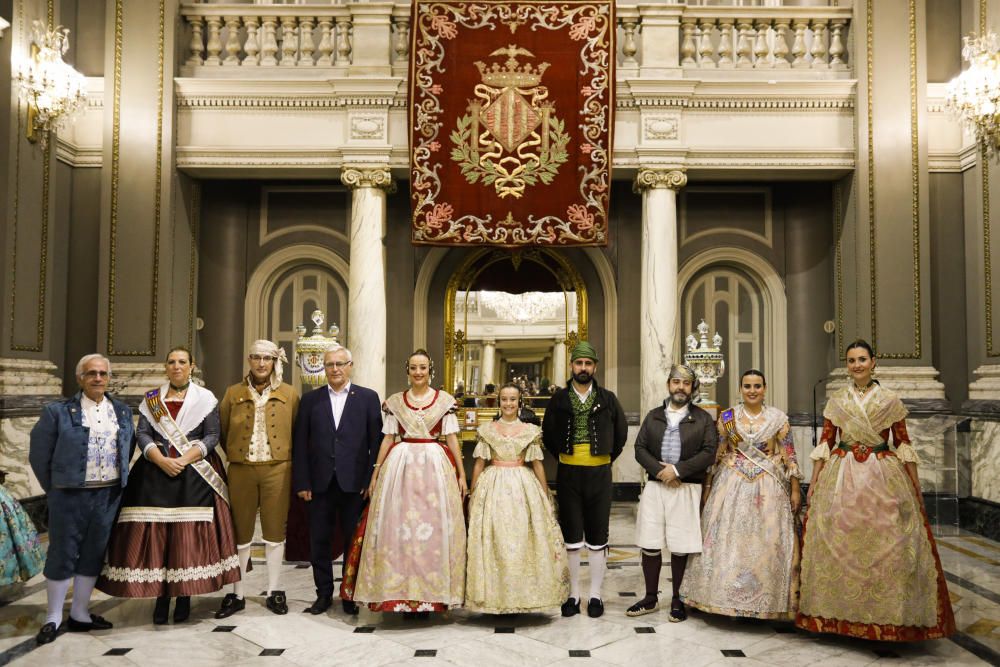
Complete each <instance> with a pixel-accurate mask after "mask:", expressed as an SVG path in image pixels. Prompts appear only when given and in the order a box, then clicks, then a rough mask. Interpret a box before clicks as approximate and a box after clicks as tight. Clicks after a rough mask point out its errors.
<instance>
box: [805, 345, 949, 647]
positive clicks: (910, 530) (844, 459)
mask: <svg viewBox="0 0 1000 667" xmlns="http://www.w3.org/2000/svg"><path fill="white" fill-rule="evenodd" d="M845 356H846V357H847V375H848V381H847V386H846V387H844V388H843V389H840V390H838V391H836V392H834V394H833V395H832V396H831V397H830V399H829V401H827V404H826V409H825V410H823V418H824V424H823V435H822V436H821V437H820V443H819V446H817V447H816V449H815V450H814V451H813V453H812V454H811V458H812V459H813V460H814V467H813V476H812V483H811V484H810V485H809V512H808V514H807V516H806V522H805V529H804V538H803V547H802V580H801V581H802V583H801V597H800V600H799V613H798V616H797V617H796V619H795V624H796V625H797V626H799V627H800V628H804V629H806V630H811V631H813V632H830V633H834V634H839V635H847V636H849V637H860V638H863V639H874V640H881V641H919V640H924V639H936V638H939V637H947V636H948V635H950V634H952V633H954V632H955V618H954V615H953V613H952V609H951V600H950V599H949V597H948V586H947V584H946V583H945V579H944V572H943V571H942V570H941V560H940V559H939V558H938V553H937V545H936V544H935V542H934V535H933V534H932V533H931V528H930V525H929V523H928V521H927V514H926V512H925V511H924V503H923V497H922V495H921V493H920V481H919V479H918V477H917V464H918V463H919V460H918V458H917V454H916V452H915V451H914V450H913V447H912V446H911V445H910V438H909V436H908V435H907V433H906V422H905V421H904V418H905V417H906V407H905V406H904V405H903V402H902V401H901V400H900V399H899V398H898V397H897V396H896V395H895V394H894V393H893V392H891V391H889V390H888V389H883V388H882V387H880V386H879V385H878V383H877V382H875V380H873V379H872V372H873V371H874V369H875V355H874V353H873V351H872V348H871V346H870V345H869V344H868V343H866V342H865V341H861V340H859V341H855V342H854V343H851V344H850V345H849V346H848V347H847V350H846V355H845ZM890 441H891V443H892V445H891V446H890V444H889V443H890Z"/></svg>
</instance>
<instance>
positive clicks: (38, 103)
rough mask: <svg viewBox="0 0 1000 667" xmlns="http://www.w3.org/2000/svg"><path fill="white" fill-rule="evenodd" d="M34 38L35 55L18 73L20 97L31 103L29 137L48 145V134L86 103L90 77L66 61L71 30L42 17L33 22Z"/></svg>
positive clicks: (32, 45)
mask: <svg viewBox="0 0 1000 667" xmlns="http://www.w3.org/2000/svg"><path fill="white" fill-rule="evenodd" d="M32 33H33V34H34V38H33V40H32V44H31V58H30V59H28V60H27V61H26V62H25V63H23V65H22V66H21V67H18V68H17V69H16V73H15V74H14V77H13V79H14V85H15V86H16V87H17V92H18V97H19V98H20V100H21V101H22V102H23V103H24V104H25V105H27V107H28V128H27V130H28V139H29V140H31V141H35V137H36V135H35V132H36V131H38V132H40V133H41V143H42V147H43V148H44V147H45V146H46V145H47V140H48V134H49V132H52V131H54V130H56V129H58V128H59V127H61V126H63V125H64V124H65V123H66V121H68V120H69V119H70V118H71V117H72V116H73V115H74V114H75V113H76V112H77V111H79V110H80V109H81V108H82V107H83V103H84V101H85V100H86V98H87V93H86V79H84V77H83V75H82V74H80V73H79V72H77V71H76V70H75V69H73V68H72V67H71V66H69V65H67V64H66V63H65V62H63V59H62V56H63V54H64V53H66V49H67V48H69V30H67V29H66V28H63V27H62V26H59V27H57V28H55V29H54V30H49V29H48V28H46V26H45V24H44V23H42V22H41V21H34V22H33V23H32Z"/></svg>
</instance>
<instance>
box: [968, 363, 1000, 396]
mask: <svg viewBox="0 0 1000 667" xmlns="http://www.w3.org/2000/svg"><path fill="white" fill-rule="evenodd" d="M973 373H974V374H975V376H976V381H975V382H973V383H972V384H970V385H969V400H970V401H1000V364H986V365H983V366H980V367H979V368H977V369H976V370H975V371H973Z"/></svg>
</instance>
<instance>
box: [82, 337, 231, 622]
mask: <svg viewBox="0 0 1000 667" xmlns="http://www.w3.org/2000/svg"><path fill="white" fill-rule="evenodd" d="M193 367H194V360H193V359H192V358H191V353H190V352H189V351H188V350H187V349H185V348H181V347H178V348H174V349H173V350H171V351H170V353H169V354H168V355H167V363H166V368H167V377H168V380H169V381H168V383H167V384H165V385H163V386H162V387H158V388H156V389H153V390H151V391H148V392H146V396H145V399H144V400H143V402H142V404H141V405H140V406H139V414H140V417H139V426H138V429H137V431H136V433H137V438H138V442H139V447H140V448H141V449H142V452H143V456H142V457H140V459H139V461H138V462H137V463H136V464H135V467H133V469H132V471H131V473H130V474H129V480H128V486H127V487H126V489H125V499H124V501H123V503H122V510H121V514H120V515H119V517H118V523H117V524H116V525H115V528H114V530H113V531H112V533H111V541H110V542H109V544H108V562H107V564H106V565H105V566H104V570H103V572H102V573H101V577H100V579H99V580H98V583H97V587H98V588H99V589H100V590H102V591H104V592H105V593H107V594H109V595H115V596H117V597H127V598H132V597H137V598H147V597H155V598H156V607H155V608H154V610H153V623H156V624H158V625H160V624H163V623H166V622H167V614H168V612H169V609H170V598H172V597H177V604H176V606H175V607H174V622H176V623H180V622H182V621H184V620H187V617H188V615H189V614H190V611H191V597H190V596H191V595H197V594H200V593H212V592H214V591H217V590H219V589H221V588H222V587H223V586H224V585H226V584H230V583H233V582H234V581H239V578H240V569H239V560H238V558H237V555H236V535H235V533H234V530H233V520H232V514H231V512H230V509H229V489H228V487H227V485H226V477H225V472H224V470H223V467H222V462H221V460H220V459H219V456H218V454H216V453H215V452H214V449H215V446H216V445H217V444H218V442H219V409H218V401H216V399H215V396H213V395H212V392H210V391H208V390H207V389H204V388H202V387H200V386H198V385H196V384H193V383H192V382H191V371H192V369H193Z"/></svg>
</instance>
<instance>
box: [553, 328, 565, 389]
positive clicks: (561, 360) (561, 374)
mask: <svg viewBox="0 0 1000 667" xmlns="http://www.w3.org/2000/svg"><path fill="white" fill-rule="evenodd" d="M568 379H569V376H568V375H567V374H566V339H565V338H562V337H561V336H560V337H559V338H556V340H555V343H554V344H553V345H552V384H554V385H555V386H557V387H561V386H563V385H564V384H566V380H568Z"/></svg>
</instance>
